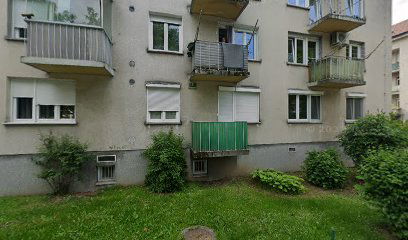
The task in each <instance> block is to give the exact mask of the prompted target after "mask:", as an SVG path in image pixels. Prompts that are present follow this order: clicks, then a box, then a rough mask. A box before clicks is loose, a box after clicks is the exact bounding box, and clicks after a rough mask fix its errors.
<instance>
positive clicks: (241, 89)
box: [217, 86, 261, 123]
mask: <svg viewBox="0 0 408 240" xmlns="http://www.w3.org/2000/svg"><path fill="white" fill-rule="evenodd" d="M220 92H233V93H234V94H232V116H233V119H232V121H237V117H236V102H237V101H236V95H235V93H236V92H253V93H258V109H257V114H258V121H257V122H248V123H260V122H261V120H260V119H261V118H260V111H261V89H260V88H251V87H224V86H220V87H219V88H218V113H217V117H218V119H219V117H220Z"/></svg>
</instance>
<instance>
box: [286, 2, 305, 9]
mask: <svg viewBox="0 0 408 240" xmlns="http://www.w3.org/2000/svg"><path fill="white" fill-rule="evenodd" d="M295 2H296V3H295V4H291V3H289V0H287V4H288V5H289V6H297V7H303V8H308V7H309V0H305V6H301V5H300V0H295Z"/></svg>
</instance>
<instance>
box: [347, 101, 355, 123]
mask: <svg viewBox="0 0 408 240" xmlns="http://www.w3.org/2000/svg"><path fill="white" fill-rule="evenodd" d="M353 104H354V101H353V98H347V102H346V119H349V120H352V119H353V107H354V106H353Z"/></svg>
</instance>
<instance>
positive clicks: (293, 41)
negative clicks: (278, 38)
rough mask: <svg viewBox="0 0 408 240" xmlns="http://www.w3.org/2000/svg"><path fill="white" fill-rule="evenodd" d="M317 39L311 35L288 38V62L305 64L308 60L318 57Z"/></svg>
mask: <svg viewBox="0 0 408 240" xmlns="http://www.w3.org/2000/svg"><path fill="white" fill-rule="evenodd" d="M319 57H320V47H319V39H317V38H313V37H296V36H289V38H288V62H289V63H296V64H303V65H306V64H308V63H309V62H310V61H314V60H317V59H319Z"/></svg>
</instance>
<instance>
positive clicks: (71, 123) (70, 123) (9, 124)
mask: <svg viewBox="0 0 408 240" xmlns="http://www.w3.org/2000/svg"><path fill="white" fill-rule="evenodd" d="M77 124H78V122H4V123H3V125H6V126H21V125H77Z"/></svg>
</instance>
